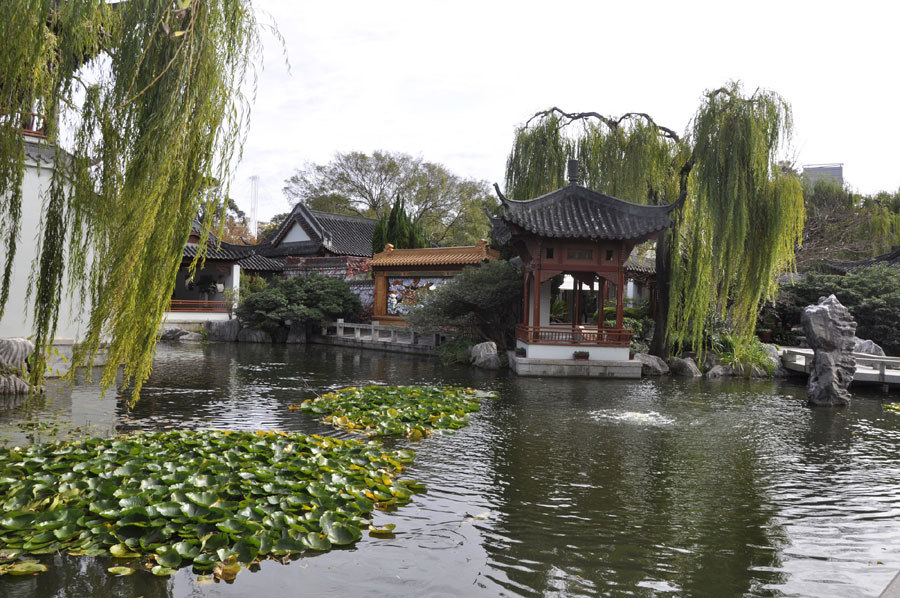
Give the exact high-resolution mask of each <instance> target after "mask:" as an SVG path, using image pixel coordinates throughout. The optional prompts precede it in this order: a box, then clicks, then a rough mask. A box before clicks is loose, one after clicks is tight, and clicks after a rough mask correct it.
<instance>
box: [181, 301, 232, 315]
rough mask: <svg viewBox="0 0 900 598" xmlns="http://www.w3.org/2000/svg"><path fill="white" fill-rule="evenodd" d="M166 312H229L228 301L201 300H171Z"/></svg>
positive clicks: (229, 303)
mask: <svg viewBox="0 0 900 598" xmlns="http://www.w3.org/2000/svg"><path fill="white" fill-rule="evenodd" d="M167 311H181V312H185V311H192V312H198V311H202V312H213V313H228V312H230V311H231V302H230V301H206V300H203V299H172V300H171V301H169V309H168V310H167Z"/></svg>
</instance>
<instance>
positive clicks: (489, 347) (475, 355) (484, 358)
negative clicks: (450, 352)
mask: <svg viewBox="0 0 900 598" xmlns="http://www.w3.org/2000/svg"><path fill="white" fill-rule="evenodd" d="M469 359H470V361H471V362H472V365H474V366H475V367H477V368H484V369H486V370H498V369H500V356H499V355H497V344H496V343H494V342H493V341H489V342H486V343H478V344H477V345H475V346H474V347H472V349H471V350H470V352H469Z"/></svg>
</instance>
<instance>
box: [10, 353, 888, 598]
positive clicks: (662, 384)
mask: <svg viewBox="0 0 900 598" xmlns="http://www.w3.org/2000/svg"><path fill="white" fill-rule="evenodd" d="M370 382H376V383H388V384H434V383H445V384H456V385H467V386H473V387H478V388H485V389H493V390H497V391H498V392H499V394H500V398H499V399H496V400H490V401H486V402H485V403H484V404H483V407H482V411H481V412H480V413H477V414H475V415H474V416H473V418H472V422H471V424H470V425H469V426H468V427H466V428H463V429H462V430H460V431H459V432H457V433H456V434H452V435H440V436H439V435H436V436H434V437H432V438H429V439H426V440H425V441H422V442H419V443H409V442H407V441H405V440H396V441H391V442H390V443H389V444H391V445H395V446H404V447H405V446H410V445H411V446H412V448H414V449H415V450H416V453H417V456H416V461H415V463H414V464H413V465H412V466H411V467H410V468H409V469H408V471H407V475H408V476H410V477H414V478H416V479H418V480H420V481H422V482H425V483H426V484H427V486H428V491H427V493H425V494H420V495H416V496H415V497H414V498H413V501H412V503H410V504H409V505H406V506H404V507H402V508H400V509H398V510H396V511H394V512H389V513H384V512H376V514H375V520H374V521H375V523H376V524H378V525H382V524H386V523H395V524H396V525H397V530H396V531H397V533H396V537H395V538H391V539H376V538H371V537H368V536H365V537H364V538H363V539H362V540H361V541H360V542H358V543H357V544H355V545H354V546H352V547H351V548H348V549H342V550H333V551H331V552H328V553H324V554H319V555H316V556H314V557H302V558H299V559H298V560H295V561H294V562H291V563H289V564H286V565H285V564H281V563H276V562H274V561H266V562H263V563H262V564H261V566H260V567H259V570H258V571H252V572H251V571H243V572H242V573H241V574H240V575H239V576H238V577H237V579H236V580H235V582H234V583H233V584H226V583H213V582H211V581H201V580H198V577H197V576H196V575H194V574H192V573H191V572H190V570H189V569H184V570H181V571H179V572H178V573H177V574H176V575H175V576H173V577H171V578H168V579H164V578H156V577H154V576H152V575H150V574H149V573H143V572H138V573H136V574H135V575H132V576H130V577H123V578H112V577H110V576H109V575H108V574H107V572H106V568H107V567H108V566H110V562H109V561H108V560H107V559H103V558H89V557H69V556H64V555H58V556H54V557H50V558H48V559H46V562H47V564H48V565H49V566H50V571H49V572H47V573H44V574H41V575H38V576H34V577H29V578H27V579H18V578H15V579H14V578H0V596H10V597H26V596H40V597H51V596H53V597H60V598H61V597H75V596H78V597H81V596H93V597H96V598H104V597H110V598H111V597H116V598H119V597H138V596H143V597H144V598H156V597H160V598H162V597H172V598H181V597H207V596H210V597H212V596H222V597H225V596H260V597H262V596H288V595H290V596H299V595H310V596H400V595H405V596H453V597H456V598H458V597H459V596H598V595H602V596H816V597H825V596H835V597H842V598H844V597H848V596H876V595H878V593H879V592H880V591H881V590H882V589H883V588H884V587H885V586H886V585H887V583H888V582H889V581H890V579H891V578H892V577H893V575H894V574H895V573H896V571H897V570H898V569H900V487H898V482H900V451H898V450H897V449H898V447H900V415H896V414H893V413H888V412H885V411H883V409H882V402H883V400H884V396H883V395H880V394H874V393H872V394H865V393H857V394H856V397H855V399H854V401H853V403H852V406H851V407H850V408H849V409H843V410H811V409H808V408H807V407H805V404H804V403H805V393H804V388H803V386H802V385H800V384H797V383H793V382H770V381H764V382H758V381H757V382H750V381H742V380H741V381H685V380H670V379H663V380H642V381H614V380H603V381H589V380H559V379H537V378H518V377H516V376H515V375H512V374H508V373H507V372H499V373H494V372H484V371H478V370H474V369H470V368H468V367H464V366H444V365H442V364H441V363H440V362H439V361H437V360H435V359H432V358H417V357H414V356H406V355H399V354H390V353H380V352H375V351H359V350H353V349H342V348H336V347H324V346H316V345H310V346H308V347H303V346H299V347H286V346H255V345H245V344H210V345H208V346H200V345H168V346H162V345H161V346H160V349H159V353H158V355H157V358H156V361H155V366H154V371H153V375H152V377H151V378H150V380H149V381H148V383H147V384H146V386H145V388H144V390H143V392H142V398H141V400H140V402H139V403H138V405H137V406H136V407H135V409H134V410H133V411H132V412H130V413H128V412H127V411H126V409H125V407H124V403H123V402H122V401H121V400H118V399H116V397H114V396H108V397H105V398H104V397H100V395H99V390H98V389H97V387H96V386H95V385H91V384H89V383H84V382H82V383H79V384H78V385H77V386H76V387H75V388H74V389H68V388H65V387H62V386H60V385H51V388H50V389H49V392H48V393H47V394H46V395H45V396H44V397H40V398H37V399H33V400H32V401H31V402H29V403H26V404H22V405H16V404H6V405H4V407H5V408H4V409H3V410H0V440H4V441H7V442H11V443H17V444H21V443H27V442H31V441H37V440H44V439H50V438H55V437H67V436H69V437H78V436H80V435H84V434H94V435H97V434H100V435H102V434H109V433H113V432H116V431H128V430H133V429H167V428H177V429H182V428H183V429H204V428H218V429H251V430H256V429H264V430H271V429H275V430H288V431H300V432H306V433H319V434H334V433H335V432H333V431H332V430H331V428H330V427H326V426H325V425H323V424H321V423H318V422H316V421H315V420H314V419H312V417H311V416H309V415H307V414H304V413H301V412H299V411H291V410H289V409H288V405H290V404H291V403H299V402H300V401H301V400H303V399H305V398H309V397H312V396H314V395H315V394H317V393H321V392H323V391H326V390H329V389H335V388H340V387H343V386H349V385H361V384H366V383H370ZM891 400H897V396H896V395H894V396H893V397H892V399H891Z"/></svg>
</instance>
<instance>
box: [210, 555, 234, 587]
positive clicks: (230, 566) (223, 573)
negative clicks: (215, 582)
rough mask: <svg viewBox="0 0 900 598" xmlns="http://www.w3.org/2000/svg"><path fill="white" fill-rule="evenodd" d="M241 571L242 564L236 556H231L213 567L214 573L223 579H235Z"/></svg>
mask: <svg viewBox="0 0 900 598" xmlns="http://www.w3.org/2000/svg"><path fill="white" fill-rule="evenodd" d="M240 572H241V564H240V563H238V562H237V559H235V557H231V558H230V559H228V560H227V561H224V562H221V563H219V564H218V565H216V566H215V567H214V568H213V575H214V576H215V577H216V578H218V579H221V580H222V581H233V580H234V578H235V577H237V574H238V573H240Z"/></svg>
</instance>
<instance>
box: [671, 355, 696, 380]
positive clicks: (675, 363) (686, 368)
mask: <svg viewBox="0 0 900 598" xmlns="http://www.w3.org/2000/svg"><path fill="white" fill-rule="evenodd" d="M669 369H670V371H671V372H672V375H673V376H684V377H687V378H697V377H699V376H702V375H703V374H702V373H701V372H700V368H698V367H697V363H696V362H695V361H694V360H693V359H691V358H690V357H686V358H684V359H682V358H680V357H673V358H672V359H671V360H670V361H669Z"/></svg>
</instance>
